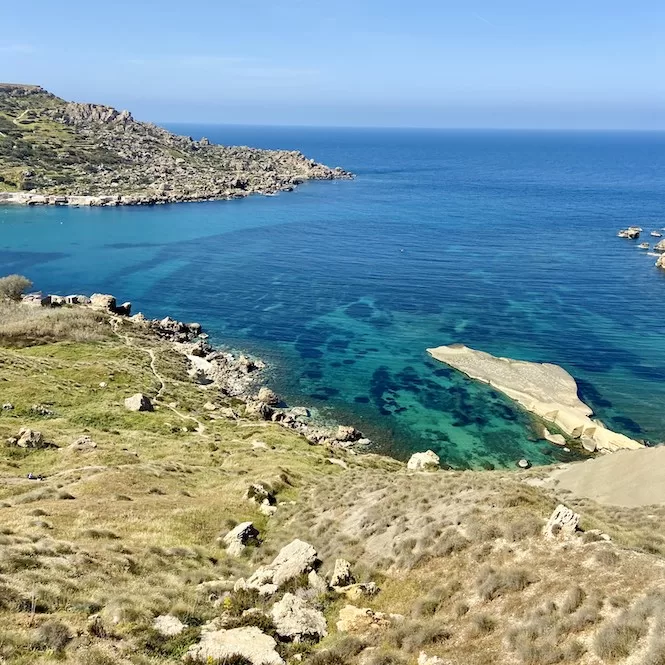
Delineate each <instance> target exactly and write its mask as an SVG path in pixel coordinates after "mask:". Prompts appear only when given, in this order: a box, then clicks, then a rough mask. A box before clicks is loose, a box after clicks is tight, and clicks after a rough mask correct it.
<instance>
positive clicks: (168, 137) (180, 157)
mask: <svg viewBox="0 0 665 665" xmlns="http://www.w3.org/2000/svg"><path fill="white" fill-rule="evenodd" d="M351 177H352V176H351V174H350V173H348V172H347V171H344V170H343V169H341V168H339V167H337V168H329V167H327V166H324V165H323V164H319V163H317V162H315V161H314V160H313V159H308V158H307V157H305V156H304V155H303V154H302V153H300V152H298V151H291V150H262V149H256V148H249V147H245V146H221V145H215V144H212V143H210V141H209V140H208V139H207V138H205V137H202V138H200V139H199V140H194V139H193V138H191V137H188V136H178V135H177V134H173V133H172V132H169V131H168V130H166V129H164V128H162V127H159V126H157V125H154V124H152V123H146V122H142V121H139V120H136V119H135V118H134V117H133V116H132V114H131V113H130V112H129V111H126V110H121V111H119V110H117V109H115V108H113V107H111V106H106V105H103V104H90V103H81V102H68V101H65V100H64V99H61V98H59V97H57V96H56V95H54V94H52V93H51V92H49V91H47V90H45V89H44V88H42V87H40V86H34V85H24V84H13V83H0V203H2V202H3V201H4V202H6V203H12V202H13V203H26V204H63V205H66V204H73V205H118V204H125V205H131V204H150V203H166V202H178V201H200V200H213V199H229V198H238V197H244V196H248V195H250V194H274V193H277V192H280V191H291V190H292V189H293V188H294V187H296V186H297V185H298V184H301V183H303V182H305V181H306V180H333V179H348V178H351Z"/></svg>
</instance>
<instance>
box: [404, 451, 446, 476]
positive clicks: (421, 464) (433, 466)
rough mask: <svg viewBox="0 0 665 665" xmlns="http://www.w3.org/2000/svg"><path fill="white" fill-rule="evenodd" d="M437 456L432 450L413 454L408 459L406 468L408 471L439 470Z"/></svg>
mask: <svg viewBox="0 0 665 665" xmlns="http://www.w3.org/2000/svg"><path fill="white" fill-rule="evenodd" d="M439 463H440V460H439V456H438V455H437V454H436V453H435V452H434V451H432V450H427V451H425V452H424V453H414V454H413V455H411V457H410V458H409V461H408V463H407V465H406V468H407V469H409V471H435V470H437V469H438V468H439Z"/></svg>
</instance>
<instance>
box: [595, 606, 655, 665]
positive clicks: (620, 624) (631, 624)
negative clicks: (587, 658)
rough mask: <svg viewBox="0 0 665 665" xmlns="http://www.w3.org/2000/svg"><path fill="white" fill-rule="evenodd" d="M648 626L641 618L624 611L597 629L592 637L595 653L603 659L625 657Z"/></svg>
mask: <svg viewBox="0 0 665 665" xmlns="http://www.w3.org/2000/svg"><path fill="white" fill-rule="evenodd" d="M648 628H649V625H648V623H647V622H646V621H644V620H643V618H641V617H635V616H631V614H630V613H629V612H624V613H623V614H621V615H620V616H619V617H618V618H617V619H615V620H614V621H611V622H609V623H607V624H605V625H604V626H603V627H602V628H601V629H600V630H599V631H598V633H597V634H596V638H595V639H594V647H595V649H596V653H597V654H598V655H599V656H600V657H601V658H602V659H603V660H618V659H620V658H627V657H628V656H629V655H630V654H631V653H632V652H633V649H634V648H635V645H636V644H637V642H638V641H639V639H640V638H641V637H642V636H643V635H644V634H645V633H646V631H647V630H648Z"/></svg>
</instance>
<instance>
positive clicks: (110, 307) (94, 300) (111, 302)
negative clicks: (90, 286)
mask: <svg viewBox="0 0 665 665" xmlns="http://www.w3.org/2000/svg"><path fill="white" fill-rule="evenodd" d="M90 306H91V307H93V308H94V309H100V310H104V311H106V312H114V311H115V307H116V300H115V298H114V297H113V296H110V295H108V294H105V293H93V294H92V295H91V296H90Z"/></svg>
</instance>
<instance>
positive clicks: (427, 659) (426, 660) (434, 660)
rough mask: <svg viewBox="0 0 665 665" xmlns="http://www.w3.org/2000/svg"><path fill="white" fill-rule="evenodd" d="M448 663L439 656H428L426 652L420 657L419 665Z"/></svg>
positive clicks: (421, 653) (442, 664) (443, 664)
mask: <svg viewBox="0 0 665 665" xmlns="http://www.w3.org/2000/svg"><path fill="white" fill-rule="evenodd" d="M447 662H448V661H446V660H443V658H439V657H438V656H428V655H427V654H426V653H425V652H424V651H421V652H420V655H419V656H418V665H446V663H447Z"/></svg>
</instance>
